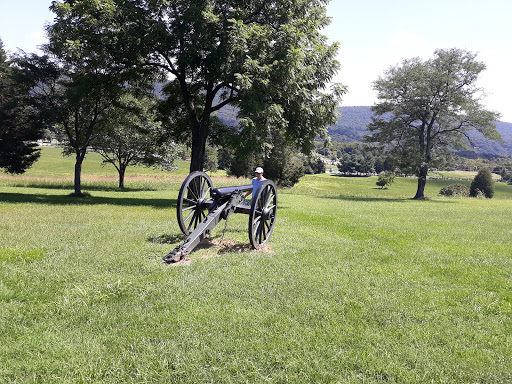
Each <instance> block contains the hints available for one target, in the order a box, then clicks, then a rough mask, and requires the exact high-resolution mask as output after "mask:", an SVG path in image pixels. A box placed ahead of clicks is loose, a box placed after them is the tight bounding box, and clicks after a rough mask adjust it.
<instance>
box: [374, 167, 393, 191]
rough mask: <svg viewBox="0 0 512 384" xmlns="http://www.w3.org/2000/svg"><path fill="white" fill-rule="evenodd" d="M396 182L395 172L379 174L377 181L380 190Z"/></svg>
mask: <svg viewBox="0 0 512 384" xmlns="http://www.w3.org/2000/svg"><path fill="white" fill-rule="evenodd" d="M394 181H395V173H394V172H393V171H384V172H381V173H379V178H378V179H377V182H376V183H375V184H377V185H378V186H379V187H380V189H383V188H384V187H386V188H387V186H388V185H390V184H391V183H393V182H394Z"/></svg>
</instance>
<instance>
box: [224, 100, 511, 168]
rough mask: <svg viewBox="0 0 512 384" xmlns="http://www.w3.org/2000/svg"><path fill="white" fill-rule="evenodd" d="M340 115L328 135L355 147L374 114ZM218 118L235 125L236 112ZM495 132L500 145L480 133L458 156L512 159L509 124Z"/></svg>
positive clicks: (345, 111)
mask: <svg viewBox="0 0 512 384" xmlns="http://www.w3.org/2000/svg"><path fill="white" fill-rule="evenodd" d="M339 111H340V113H341V115H340V117H338V120H337V122H336V124H333V125H331V126H329V128H328V133H329V136H331V139H332V140H333V141H339V142H344V143H358V142H361V141H362V140H363V137H364V136H365V135H367V134H368V129H367V128H366V127H367V126H368V124H370V123H371V121H372V116H373V112H372V110H371V107H369V106H359V107H339ZM217 117H218V118H219V119H220V120H221V121H222V122H223V123H224V124H228V125H236V124H237V117H236V109H235V108H233V107H231V106H227V107H224V108H222V110H220V111H218V112H217ZM495 124H496V128H497V130H498V132H499V133H500V134H501V137H502V138H503V141H502V142H499V141H496V140H489V139H486V138H485V137H483V136H482V135H481V134H480V133H479V132H477V131H473V132H470V134H469V136H470V137H471V139H472V140H473V142H474V143H475V146H474V147H472V148H469V149H468V150H466V151H461V152H460V154H461V155H463V156H465V157H475V158H476V157H483V158H492V157H496V156H512V123H505V122H502V121H496V122H495Z"/></svg>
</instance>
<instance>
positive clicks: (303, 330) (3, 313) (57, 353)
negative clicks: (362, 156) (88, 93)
mask: <svg viewBox="0 0 512 384" xmlns="http://www.w3.org/2000/svg"><path fill="white" fill-rule="evenodd" d="M46 153H48V152H44V153H43V158H42V159H41V161H44V160H45V158H44V156H46ZM91 158H92V157H91ZM46 160H48V159H46ZM55 160H58V162H60V161H61V159H60V158H56V159H55ZM65 160H66V159H65ZM90 160H91V159H88V160H87V161H90ZM52 164H53V163H52V162H51V161H50V162H49V163H47V165H45V166H42V165H44V163H39V166H41V167H42V168H41V169H40V170H38V168H37V166H35V167H34V168H33V169H32V170H30V171H29V173H27V175H26V176H24V177H25V179H21V178H19V177H18V178H17V177H7V176H4V177H3V178H2V179H1V180H0V265H1V268H0V382H6V383H24V382H27V383H28V382H36V383H43V382H44V383H46V382H59V383H77V382H78V383H80V382H97V383H130V382H133V383H149V382H166V383H167V382H170V383H172V382H175V383H203V382H204V383H206V382H208V383H210V382H219V383H229V382H232V383H235V382H250V383H263V382H295V383H301V382H304V383H313V382H314V383H328V382H332V383H334V382H336V383H338V382H339V383H363V382H364V383H426V382H435V383H507V382H511V381H512V370H511V369H510V367H511V366H512V361H511V356H512V336H511V335H512V322H511V320H512V289H511V288H512V285H511V284H512V262H511V257H510V254H511V252H510V240H511V235H512V232H511V229H510V228H511V226H510V224H511V220H510V214H511V212H512V198H511V197H512V186H507V185H502V184H500V185H496V188H497V193H496V198H494V199H492V200H488V199H460V198H459V199H449V198H442V197H437V192H438V191H439V189H440V188H441V187H442V186H443V185H445V181H440V180H429V181H428V182H427V193H426V194H427V196H429V197H430V200H428V201H413V200H411V199H410V197H411V196H413V195H414V192H415V187H416V185H415V180H414V179H397V181H396V182H395V183H394V184H393V185H392V186H391V187H390V188H389V189H388V190H381V189H376V186H375V181H376V178H341V177H335V176H329V175H314V176H307V177H305V178H303V179H302V180H301V182H300V183H299V184H298V185H296V186H295V187H294V188H292V189H289V190H280V191H279V208H278V219H277V223H276V228H275V232H274V234H273V237H272V239H271V242H270V245H269V247H268V248H266V249H265V250H264V251H263V252H254V251H251V250H250V249H249V248H248V246H247V243H248V235H247V228H246V227H247V216H244V215H232V216H231V217H230V218H229V220H228V225H227V230H226V233H225V237H224V238H225V243H224V244H223V245H221V246H218V245H217V243H216V242H213V243H209V244H205V245H203V246H201V247H199V248H198V249H197V250H196V251H195V252H193V253H192V254H191V255H190V258H191V263H190V264H186V265H180V266H168V265H166V264H162V263H161V258H162V256H164V255H165V254H166V253H167V252H169V251H170V250H171V249H172V248H173V247H174V246H175V245H177V244H179V242H180V241H182V240H183V236H182V235H181V234H180V232H179V229H178V225H177V223H176V219H175V214H176V211H175V207H176V198H177V194H178V188H179V184H180V183H179V182H178V179H179V178H178V177H177V178H176V181H175V182H172V183H171V182H168V181H167V180H168V179H170V178H173V174H167V173H157V176H158V177H156V176H155V175H154V174H152V173H151V172H154V171H151V170H145V172H146V171H147V172H148V174H147V175H146V176H147V178H144V177H142V176H139V177H140V184H139V187H140V188H133V187H132V188H131V189H130V183H128V185H127V186H128V187H129V189H128V190H127V191H125V192H122V193H120V192H117V191H115V189H114V188H113V187H112V186H111V185H110V184H109V182H105V181H103V180H99V178H100V177H104V176H105V174H103V173H102V172H103V170H104V169H101V168H99V167H98V165H93V164H91V165H90V166H91V167H92V168H91V169H92V171H85V170H84V176H87V177H91V179H94V178H98V180H97V181H96V182H95V183H96V184H94V185H96V189H94V190H93V192H92V196H91V197H89V198H85V199H83V198H82V199H80V198H75V197H70V196H67V191H66V190H63V189H62V188H56V187H52V185H51V183H49V181H48V180H50V179H53V178H62V180H61V181H56V183H57V182H62V183H63V186H65V185H67V184H66V183H68V181H63V180H64V179H66V178H67V177H68V176H55V175H54V174H52V173H51V172H48V174H47V175H46V176H43V175H42V174H43V173H44V172H45V169H46V168H48V167H50V168H51V167H55V169H58V167H59V166H60V165H57V164H54V165H52ZM94 167H96V168H94ZM185 169H186V168H185ZM30 172H34V174H31V173H30ZM183 174H186V171H185V172H184V173H183ZM107 176H108V175H107ZM40 177H42V178H43V179H44V180H46V181H44V180H43V181H37V182H34V181H33V180H34V179H37V178H40ZM155 177H156V181H155ZM182 177H183V175H182ZM31 178H32V179H31ZM213 179H214V184H215V183H217V182H218V183H219V184H222V183H224V184H229V183H231V184H237V183H241V184H244V183H245V182H246V181H243V182H242V180H229V179H226V178H225V177H223V176H215V175H214V176H213ZM31 180H32V181H31ZM64 189H65V188H64ZM223 229H224V222H221V224H220V225H219V226H218V228H216V229H215V230H214V231H213V233H212V238H213V240H216V241H218V240H219V239H220V237H221V235H222V231H223Z"/></svg>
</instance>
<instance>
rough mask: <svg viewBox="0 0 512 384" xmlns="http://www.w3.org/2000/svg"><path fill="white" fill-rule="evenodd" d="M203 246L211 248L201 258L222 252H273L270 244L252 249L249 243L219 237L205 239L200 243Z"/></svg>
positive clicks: (214, 255)
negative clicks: (221, 239)
mask: <svg viewBox="0 0 512 384" xmlns="http://www.w3.org/2000/svg"><path fill="white" fill-rule="evenodd" d="M201 245H202V246H203V248H211V251H209V252H207V253H205V254H204V255H203V259H207V258H210V257H216V256H219V255H222V254H224V253H235V252H236V253H242V252H256V253H267V254H273V253H274V249H273V248H272V245H270V244H268V243H267V244H264V245H263V246H262V247H261V248H260V249H252V247H251V244H249V243H237V242H235V241H232V240H223V241H222V242H221V241H220V239H207V240H204V241H203V243H201Z"/></svg>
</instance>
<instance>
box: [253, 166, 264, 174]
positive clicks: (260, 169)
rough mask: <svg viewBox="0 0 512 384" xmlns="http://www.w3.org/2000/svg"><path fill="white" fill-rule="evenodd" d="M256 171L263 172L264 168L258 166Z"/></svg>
mask: <svg viewBox="0 0 512 384" xmlns="http://www.w3.org/2000/svg"><path fill="white" fill-rule="evenodd" d="M254 173H263V168H261V167H258V168H256V169H255V170H254Z"/></svg>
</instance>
